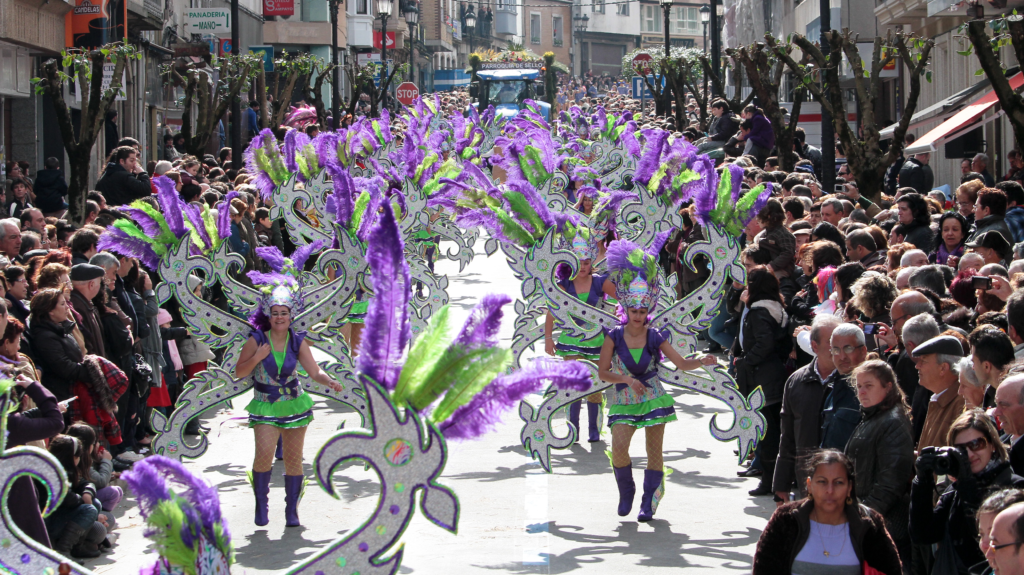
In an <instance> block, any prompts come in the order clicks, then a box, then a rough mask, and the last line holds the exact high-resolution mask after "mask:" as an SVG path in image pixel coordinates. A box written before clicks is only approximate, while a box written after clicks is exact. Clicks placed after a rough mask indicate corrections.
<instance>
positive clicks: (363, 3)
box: [356, 0, 370, 14]
mask: <svg viewBox="0 0 1024 575" xmlns="http://www.w3.org/2000/svg"><path fill="white" fill-rule="evenodd" d="M369 13H370V0H356V14H369Z"/></svg>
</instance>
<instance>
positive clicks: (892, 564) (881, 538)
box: [752, 499, 902, 575]
mask: <svg viewBox="0 0 1024 575" xmlns="http://www.w3.org/2000/svg"><path fill="white" fill-rule="evenodd" d="M813 511H814V501H812V500H809V499H804V500H802V501H794V502H792V503H786V504H785V505H783V506H782V507H779V508H778V509H776V510H775V513H773V514H772V517H771V519H769V520H768V525H765V527H764V531H762V532H761V538H760V539H759V540H758V541H757V551H755V552H754V568H753V571H752V573H753V575H784V574H785V575H790V574H792V572H793V561H795V560H796V556H797V554H799V553H800V550H801V549H803V548H804V545H806V544H807V538H808V536H810V534H811V513H812V512H813ZM846 518H847V521H848V522H849V524H850V542H851V543H852V544H853V551H854V552H855V553H856V554H857V559H859V560H860V561H861V562H862V563H864V562H866V563H867V564H868V565H870V566H871V567H873V568H875V569H877V570H879V571H881V572H882V573H884V574H885V575H900V574H901V568H902V565H901V564H900V556H899V554H898V553H897V552H896V545H895V544H894V543H893V542H892V539H891V538H890V537H889V534H888V533H886V531H885V524H884V522H883V521H882V516H881V515H879V514H878V512H877V511H875V510H873V509H870V508H868V507H865V506H863V505H861V504H859V503H857V502H856V500H854V501H853V502H852V504H851V505H847V506H846Z"/></svg>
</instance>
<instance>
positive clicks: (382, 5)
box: [377, 0, 395, 108]
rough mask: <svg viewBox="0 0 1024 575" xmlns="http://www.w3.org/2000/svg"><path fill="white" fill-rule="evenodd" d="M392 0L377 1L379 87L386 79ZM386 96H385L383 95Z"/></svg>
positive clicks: (385, 105) (385, 103)
mask: <svg viewBox="0 0 1024 575" xmlns="http://www.w3.org/2000/svg"><path fill="white" fill-rule="evenodd" d="M394 6H395V3H394V0H377V14H380V65H381V69H380V70H381V72H380V81H381V85H383V84H384V80H386V79H387V77H388V17H389V16H391V10H392V9H393V8H394ZM385 96H386V94H385ZM384 107H385V108H387V98H386V97H385V98H384Z"/></svg>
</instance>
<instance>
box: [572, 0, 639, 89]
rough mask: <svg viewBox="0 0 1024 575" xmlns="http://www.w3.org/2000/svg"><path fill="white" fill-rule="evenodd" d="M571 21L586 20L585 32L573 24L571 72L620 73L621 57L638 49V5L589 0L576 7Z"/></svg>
mask: <svg viewBox="0 0 1024 575" xmlns="http://www.w3.org/2000/svg"><path fill="white" fill-rule="evenodd" d="M576 6H577V9H576V13H575V14H574V17H573V22H574V23H578V22H580V19H581V18H585V21H586V29H585V30H581V28H582V26H579V25H578V24H574V25H573V50H574V53H575V59H574V62H573V64H574V66H573V70H574V71H576V73H577V74H579V75H586V74H588V73H592V74H593V75H595V76H601V75H605V74H607V75H609V76H619V75H620V74H622V57H623V56H625V55H626V53H627V52H630V51H632V50H633V49H634V48H636V47H637V39H638V38H639V37H640V17H639V14H637V11H638V10H637V9H638V7H639V3H638V2H628V1H626V2H612V3H610V4H609V3H605V1H604V0H591V1H590V2H580V3H578V4H577V5H576Z"/></svg>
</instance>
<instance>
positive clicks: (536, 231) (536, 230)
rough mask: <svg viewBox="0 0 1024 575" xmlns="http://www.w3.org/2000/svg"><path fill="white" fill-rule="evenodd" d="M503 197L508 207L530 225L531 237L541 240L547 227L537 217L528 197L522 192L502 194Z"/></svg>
mask: <svg viewBox="0 0 1024 575" xmlns="http://www.w3.org/2000/svg"><path fill="white" fill-rule="evenodd" d="M502 197H503V198H505V201H507V202H508V206H509V208H510V209H511V210H512V211H513V212H515V213H516V214H517V215H518V216H519V217H520V218H522V219H524V220H526V223H528V224H530V227H532V228H533V232H532V233H531V235H532V236H533V237H534V239H540V237H541V236H543V235H544V232H546V231H547V227H546V226H545V225H544V221H543V220H541V219H540V216H538V215H537V211H536V210H534V209H533V206H531V205H530V202H529V201H528V200H527V199H526V196H524V195H523V194H522V193H521V192H513V191H508V192H505V193H504V194H502Z"/></svg>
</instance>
